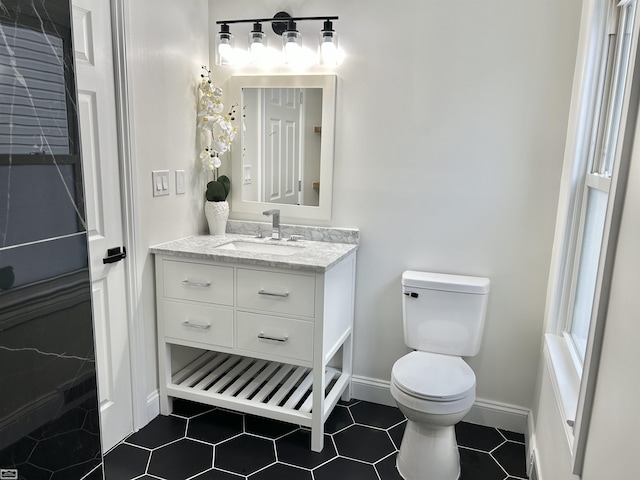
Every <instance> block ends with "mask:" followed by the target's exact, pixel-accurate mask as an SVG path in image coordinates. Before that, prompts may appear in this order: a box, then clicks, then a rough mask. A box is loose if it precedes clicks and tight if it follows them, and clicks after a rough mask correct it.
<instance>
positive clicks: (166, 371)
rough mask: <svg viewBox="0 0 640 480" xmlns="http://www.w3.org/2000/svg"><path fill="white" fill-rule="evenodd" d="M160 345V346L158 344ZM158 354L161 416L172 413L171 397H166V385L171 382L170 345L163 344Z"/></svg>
mask: <svg viewBox="0 0 640 480" xmlns="http://www.w3.org/2000/svg"><path fill="white" fill-rule="evenodd" d="M160 345H162V344H160ZM158 353H159V360H160V361H159V362H158V370H159V372H158V373H159V375H158V377H159V379H160V388H159V390H160V413H161V414H162V415H171V412H172V411H173V397H169V396H168V395H167V384H168V383H169V382H171V345H169V344H168V343H165V344H164V349H163V348H162V347H160V348H159V349H158Z"/></svg>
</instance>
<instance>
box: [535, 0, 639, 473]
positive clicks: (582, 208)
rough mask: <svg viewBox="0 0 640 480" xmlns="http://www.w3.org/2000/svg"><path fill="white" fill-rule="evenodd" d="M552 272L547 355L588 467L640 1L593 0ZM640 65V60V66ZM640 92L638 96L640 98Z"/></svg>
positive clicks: (633, 107) (568, 427)
mask: <svg viewBox="0 0 640 480" xmlns="http://www.w3.org/2000/svg"><path fill="white" fill-rule="evenodd" d="M583 8H584V11H583V18H582V25H581V31H580V43H579V52H578V55H579V57H578V63H577V66H576V79H575V80H574V91H573V97H572V104H571V118H570V122H569V130H568V134H567V144H566V151H565V165H564V168H563V177H562V184H561V191H560V202H559V206H558V218H557V222H556V238H555V243H554V252H553V259H552V270H551V274H550V280H549V298H548V307H549V308H548V309H547V323H546V332H547V334H546V335H545V360H546V362H547V365H548V366H549V367H550V371H551V377H552V382H553V387H554V391H555V394H556V399H557V401H558V402H557V403H558V408H559V410H560V413H561V416H562V419H563V423H564V428H565V432H566V434H567V439H568V441H569V444H570V447H571V451H572V454H573V471H574V473H576V474H580V473H581V470H582V461H583V458H584V451H585V446H586V440H587V432H588V424H589V418H590V414H591V407H592V401H593V392H594V388H595V381H596V376H597V370H598V364H599V360H600V347H601V341H602V337H603V331H604V324H605V321H606V310H607V306H608V294H609V291H608V290H609V281H610V275H611V270H612V267H613V259H614V256H615V245H616V242H617V234H618V227H619V219H620V215H621V212H622V200H623V197H624V190H625V186H626V175H627V171H628V164H629V161H628V160H629V157H630V150H631V145H632V143H633V132H634V130H635V122H636V117H637V114H638V97H637V93H635V94H634V95H633V97H632V91H634V92H637V91H640V90H639V89H640V81H639V79H640V72H636V73H635V74H634V65H635V67H640V64H639V63H638V62H636V61H635V60H636V56H637V36H638V30H639V29H638V25H637V23H638V22H634V19H635V16H636V1H635V0H622V1H620V0H608V1H602V0H586V1H585V2H584V4H583ZM636 69H637V68H636ZM632 98H634V100H633V101H632V100H631V99H632Z"/></svg>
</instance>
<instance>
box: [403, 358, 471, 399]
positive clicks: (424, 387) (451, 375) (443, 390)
mask: <svg viewBox="0 0 640 480" xmlns="http://www.w3.org/2000/svg"><path fill="white" fill-rule="evenodd" d="M391 377H392V380H393V383H394V384H395V386H396V387H397V388H398V389H399V390H401V391H402V392H404V393H405V394H407V395H410V396H412V397H415V398H418V399H422V400H428V401H431V402H455V401H456V400H461V399H463V398H466V397H468V396H469V395H474V394H475V386H476V376H475V373H474V372H473V370H472V369H471V367H470V366H469V365H467V363H466V362H465V361H464V360H462V358H460V357H454V356H451V355H442V354H439V353H431V352H418V351H416V352H411V353H409V354H407V355H405V356H404V357H402V358H400V359H399V360H398V361H397V362H396V363H395V364H394V365H393V369H392V371H391Z"/></svg>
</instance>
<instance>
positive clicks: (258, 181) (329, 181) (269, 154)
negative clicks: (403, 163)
mask: <svg viewBox="0 0 640 480" xmlns="http://www.w3.org/2000/svg"><path fill="white" fill-rule="evenodd" d="M229 92H230V95H231V98H230V100H231V104H236V103H237V104H238V108H237V110H236V111H237V114H238V117H239V121H240V122H241V124H240V125H239V133H238V136H239V141H238V139H236V144H235V145H234V148H233V151H232V152H231V153H232V155H231V157H232V186H231V211H232V216H233V217H235V218H245V219H247V218H248V219H254V220H263V218H262V212H263V211H264V210H268V209H272V208H278V209H280V212H281V215H282V218H283V221H284V222H285V223H286V222H287V221H289V219H300V220H329V219H331V204H332V198H331V196H332V189H333V152H334V137H335V104H336V76H335V75H260V76H233V77H231V78H230V79H229ZM236 213H237V214H239V215H235V214H236Z"/></svg>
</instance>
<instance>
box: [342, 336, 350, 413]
mask: <svg viewBox="0 0 640 480" xmlns="http://www.w3.org/2000/svg"><path fill="white" fill-rule="evenodd" d="M342 373H343V374H345V373H346V374H347V375H349V382H348V383H347V387H346V388H345V389H344V392H342V396H341V397H340V399H341V400H342V401H343V402H348V401H349V400H351V376H352V375H353V330H352V331H351V334H350V335H349V337H348V338H347V339H346V340H345V342H344V344H343V345H342Z"/></svg>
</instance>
